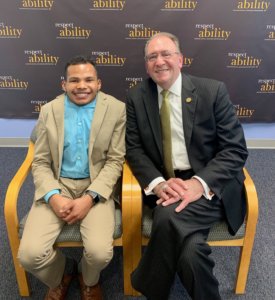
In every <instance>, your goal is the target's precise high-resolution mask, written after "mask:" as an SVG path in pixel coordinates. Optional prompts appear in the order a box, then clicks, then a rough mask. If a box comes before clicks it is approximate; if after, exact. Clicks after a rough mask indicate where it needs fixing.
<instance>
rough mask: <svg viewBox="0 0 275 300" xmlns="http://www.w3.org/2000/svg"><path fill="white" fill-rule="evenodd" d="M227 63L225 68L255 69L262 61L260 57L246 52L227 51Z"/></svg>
mask: <svg viewBox="0 0 275 300" xmlns="http://www.w3.org/2000/svg"><path fill="white" fill-rule="evenodd" d="M228 57H229V63H228V65H227V68H236V69H253V68H254V69H256V68H259V66H260V64H261V63H262V59H261V58H257V57H253V56H251V55H248V54H247V53H246V52H244V53H239V52H230V53H228Z"/></svg>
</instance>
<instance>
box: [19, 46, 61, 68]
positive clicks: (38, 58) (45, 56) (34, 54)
mask: <svg viewBox="0 0 275 300" xmlns="http://www.w3.org/2000/svg"><path fill="white" fill-rule="evenodd" d="M24 53H25V54H26V55H27V58H26V59H27V62H26V63H25V65H32V66H34V65H46V66H49V65H52V66H55V65H56V64H57V63H58V60H59V57H58V56H54V55H51V54H49V53H44V52H43V51H42V50H25V51H24Z"/></svg>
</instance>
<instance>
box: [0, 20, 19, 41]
mask: <svg viewBox="0 0 275 300" xmlns="http://www.w3.org/2000/svg"><path fill="white" fill-rule="evenodd" d="M21 34H22V28H15V27H12V26H7V25H5V23H0V38H4V39H19V38H20V37H21Z"/></svg>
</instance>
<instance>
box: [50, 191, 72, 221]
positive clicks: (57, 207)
mask: <svg viewBox="0 0 275 300" xmlns="http://www.w3.org/2000/svg"><path fill="white" fill-rule="evenodd" d="M71 201H73V200H72V199H69V198H67V197H64V196H62V195H60V194H54V195H52V196H51V198H50V199H49V205H50V207H51V208H52V210H53V211H54V212H55V214H56V215H57V216H58V217H59V218H60V219H64V218H66V217H67V216H68V215H69V214H70V212H71V210H70V209H69V210H65V211H63V207H64V206H65V205H67V204H69V203H70V202H71Z"/></svg>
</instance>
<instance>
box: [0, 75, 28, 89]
mask: <svg viewBox="0 0 275 300" xmlns="http://www.w3.org/2000/svg"><path fill="white" fill-rule="evenodd" d="M28 85H29V83H28V82H27V81H23V80H20V79H18V78H13V77H12V76H2V75H0V89H2V90H26V89H27V88H28Z"/></svg>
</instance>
